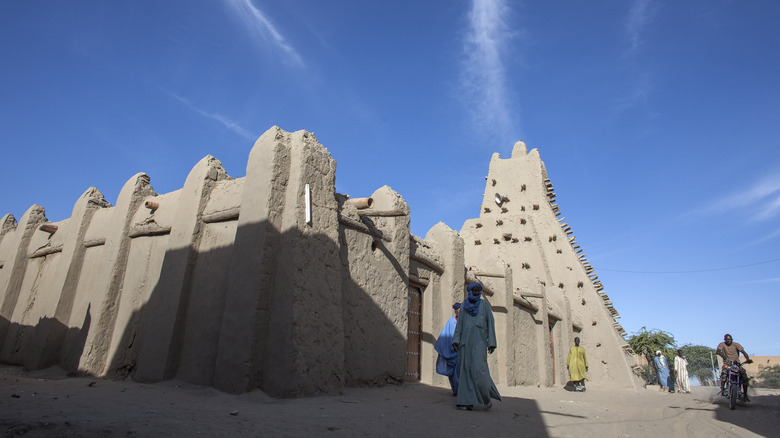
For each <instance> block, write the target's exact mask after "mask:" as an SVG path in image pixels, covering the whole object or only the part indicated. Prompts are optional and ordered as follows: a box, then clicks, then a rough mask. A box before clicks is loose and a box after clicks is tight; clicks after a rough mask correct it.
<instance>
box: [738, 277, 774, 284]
mask: <svg viewBox="0 0 780 438" xmlns="http://www.w3.org/2000/svg"><path fill="white" fill-rule="evenodd" d="M766 283H780V277H775V278H764V279H761V280H751V281H742V282H739V283H737V284H766Z"/></svg>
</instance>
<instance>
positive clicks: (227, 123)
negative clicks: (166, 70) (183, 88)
mask: <svg viewBox="0 0 780 438" xmlns="http://www.w3.org/2000/svg"><path fill="white" fill-rule="evenodd" d="M171 96H173V98H175V99H176V100H178V101H179V102H181V103H183V104H184V105H185V106H186V107H187V108H189V109H191V110H193V111H195V112H196V113H198V114H200V115H202V116H203V117H207V118H209V119H212V120H216V121H217V122H219V123H221V124H222V125H223V126H224V127H225V128H227V129H228V130H230V131H233V132H235V133H236V134H238V135H240V136H242V137H244V138H247V139H249V140H254V139H255V136H253V135H252V134H251V133H250V132H249V131H247V130H246V129H244V128H242V127H241V126H240V125H239V124H238V123H236V122H234V121H232V120H230V119H228V118H227V117H225V116H223V115H221V114H215V113H209V112H206V111H203V110H202V109H200V108H197V107H196V106H195V105H193V104H192V102H190V101H189V100H187V99H185V98H183V97H180V96H177V95H175V94H171Z"/></svg>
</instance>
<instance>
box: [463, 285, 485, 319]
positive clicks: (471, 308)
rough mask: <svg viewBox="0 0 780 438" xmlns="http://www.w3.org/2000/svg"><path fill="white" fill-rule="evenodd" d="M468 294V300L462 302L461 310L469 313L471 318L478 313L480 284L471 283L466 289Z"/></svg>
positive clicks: (480, 293)
mask: <svg viewBox="0 0 780 438" xmlns="http://www.w3.org/2000/svg"><path fill="white" fill-rule="evenodd" d="M466 290H467V291H468V292H469V293H468V297H467V298H468V299H467V300H466V301H464V302H463V309H464V310H465V311H466V312H469V313H470V314H471V315H472V316H477V312H479V303H481V302H482V300H481V299H480V295H482V285H481V284H480V283H471V284H469V285H468V286H467V287H466Z"/></svg>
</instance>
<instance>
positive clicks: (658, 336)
mask: <svg viewBox="0 0 780 438" xmlns="http://www.w3.org/2000/svg"><path fill="white" fill-rule="evenodd" d="M626 342H628V345H629V346H631V349H632V350H634V352H635V353H637V354H641V355H643V356H644V357H645V359H647V362H648V363H649V364H650V366H649V367H648V368H646V369H645V371H647V372H648V373H649V372H652V374H653V376H655V372H654V370H652V363H653V358H654V357H655V352H656V351H659V350H660V351H661V354H663V355H664V357H666V361H667V363H669V368H670V369H671V368H672V367H673V366H674V356H676V355H677V347H676V345H677V344H676V342H675V340H674V335H672V334H671V333H669V332H665V331H663V330H658V329H653V330H648V329H647V328H646V327H642V328H641V329H639V331H637V332H636V333H633V334H631V336H629V337H628V339H626Z"/></svg>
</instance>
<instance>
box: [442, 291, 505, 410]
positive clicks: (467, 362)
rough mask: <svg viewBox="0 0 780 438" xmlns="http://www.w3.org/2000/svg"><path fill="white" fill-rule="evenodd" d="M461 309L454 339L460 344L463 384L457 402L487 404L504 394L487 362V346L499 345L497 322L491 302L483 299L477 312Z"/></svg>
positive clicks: (459, 403)
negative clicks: (472, 313) (471, 312)
mask: <svg viewBox="0 0 780 438" xmlns="http://www.w3.org/2000/svg"><path fill="white" fill-rule="evenodd" d="M464 308H466V305H465V304H464V307H462V308H461V312H460V317H458V325H457V326H456V327H455V334H453V337H452V342H453V343H456V344H458V345H459V348H458V353H459V354H460V358H459V360H458V371H459V372H460V384H459V385H458V398H457V399H456V401H455V403H457V404H458V405H460V406H468V405H475V404H485V405H486V404H488V403H490V399H491V398H494V399H496V400H501V395H500V394H499V393H498V389H496V385H495V384H494V383H493V379H491V378H490V370H489V369H488V364H487V349H488V347H495V346H496V325H495V322H494V321H493V311H492V310H491V309H490V304H488V303H487V301H485V300H482V303H480V305H479V310H477V314H476V315H471V314H470V313H469V312H468V311H464V310H463V309H464Z"/></svg>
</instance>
